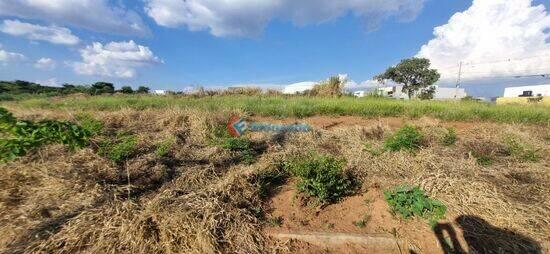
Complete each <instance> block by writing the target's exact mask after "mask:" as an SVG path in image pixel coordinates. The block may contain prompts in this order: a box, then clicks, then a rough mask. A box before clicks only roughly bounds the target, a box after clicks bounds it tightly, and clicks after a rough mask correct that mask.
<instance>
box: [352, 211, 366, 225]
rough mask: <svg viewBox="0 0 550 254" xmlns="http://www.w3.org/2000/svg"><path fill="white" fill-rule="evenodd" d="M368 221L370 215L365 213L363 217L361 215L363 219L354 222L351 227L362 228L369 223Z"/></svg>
mask: <svg viewBox="0 0 550 254" xmlns="http://www.w3.org/2000/svg"><path fill="white" fill-rule="evenodd" d="M369 220H370V215H369V214H367V213H365V215H363V218H362V219H361V220H358V221H354V222H353V225H355V226H356V227H358V228H364V227H366V226H367V223H368V222H369Z"/></svg>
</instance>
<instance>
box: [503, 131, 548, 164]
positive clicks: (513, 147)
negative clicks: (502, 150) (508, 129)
mask: <svg viewBox="0 0 550 254" xmlns="http://www.w3.org/2000/svg"><path fill="white" fill-rule="evenodd" d="M504 143H505V144H506V152H507V153H509V154H510V155H511V156H514V157H516V158H517V159H519V160H520V161H522V162H538V161H539V159H540V158H539V156H538V154H537V151H536V150H535V149H533V148H532V147H527V146H525V145H524V144H522V143H521V142H520V141H519V140H518V139H517V138H515V137H513V136H508V137H506V138H505V139H504Z"/></svg>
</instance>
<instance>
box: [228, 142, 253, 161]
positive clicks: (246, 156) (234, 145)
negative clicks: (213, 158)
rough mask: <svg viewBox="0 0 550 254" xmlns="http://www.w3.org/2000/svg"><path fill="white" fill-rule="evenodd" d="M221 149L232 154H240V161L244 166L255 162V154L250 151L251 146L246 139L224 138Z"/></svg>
mask: <svg viewBox="0 0 550 254" xmlns="http://www.w3.org/2000/svg"><path fill="white" fill-rule="evenodd" d="M222 147H223V148H225V149H227V150H229V151H232V152H238V153H239V154H240V157H241V161H242V162H244V163H245V164H252V163H254V162H255V161H256V158H255V152H254V150H253V149H252V145H251V143H250V141H249V140H248V139H246V138H243V137H239V138H234V137H230V138H226V139H224V140H223V142H222Z"/></svg>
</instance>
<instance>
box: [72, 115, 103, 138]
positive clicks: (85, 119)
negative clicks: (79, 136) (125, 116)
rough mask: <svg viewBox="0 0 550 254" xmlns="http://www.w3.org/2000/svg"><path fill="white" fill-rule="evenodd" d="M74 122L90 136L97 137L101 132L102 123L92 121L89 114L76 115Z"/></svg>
mask: <svg viewBox="0 0 550 254" xmlns="http://www.w3.org/2000/svg"><path fill="white" fill-rule="evenodd" d="M76 120H77V121H78V123H79V125H80V126H81V127H82V128H83V129H85V130H87V131H88V132H90V133H91V134H92V135H99V134H101V132H102V131H103V123H102V122H101V121H99V120H96V119H94V118H93V117H92V116H91V115H89V114H80V115H77V116H76Z"/></svg>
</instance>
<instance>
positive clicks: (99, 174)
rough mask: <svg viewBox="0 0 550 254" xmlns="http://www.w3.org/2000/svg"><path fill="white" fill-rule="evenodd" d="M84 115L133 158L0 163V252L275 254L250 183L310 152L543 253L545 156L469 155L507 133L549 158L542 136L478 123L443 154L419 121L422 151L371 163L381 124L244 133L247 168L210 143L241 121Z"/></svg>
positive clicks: (180, 112) (72, 155) (46, 157)
mask: <svg viewBox="0 0 550 254" xmlns="http://www.w3.org/2000/svg"><path fill="white" fill-rule="evenodd" d="M11 109H12V111H14V113H15V114H16V115H17V116H18V117H23V118H34V119H38V118H55V119H71V120H72V119H75V116H76V115H78V114H79V113H81V112H72V111H54V110H26V109H25V110H18V109H17V108H11ZM92 114H93V116H94V117H95V118H97V119H100V120H101V121H102V122H103V123H104V125H105V131H107V132H116V131H117V130H121V129H123V130H125V131H128V132H131V133H135V134H136V135H137V137H138V140H139V143H138V151H139V154H138V156H136V157H134V158H132V159H130V160H128V161H127V162H125V163H122V164H115V163H113V162H110V161H108V160H106V159H104V158H102V157H100V156H99V155H97V154H96V150H95V148H94V146H93V145H92V146H91V147H90V148H87V149H83V150H79V151H76V152H70V151H66V150H65V148H63V147H61V146H47V147H44V148H42V149H40V150H39V151H37V152H35V153H33V154H31V155H28V156H26V157H24V158H21V159H19V160H17V161H14V162H11V163H8V164H3V165H2V164H0V172H3V173H2V174H1V175H0V252H2V253H270V252H272V253H276V252H283V253H284V252H286V251H285V248H286V247H287V246H285V245H284V244H281V243H273V242H271V241H270V240H269V239H267V238H266V236H265V235H264V234H263V233H262V230H261V229H262V225H263V223H265V221H264V219H263V216H262V212H263V210H262V209H264V208H265V205H266V204H265V200H262V198H261V197H260V195H259V192H260V190H259V187H258V186H257V184H256V183H255V181H254V180H255V179H256V178H257V177H256V175H257V174H259V172H262V171H263V170H265V169H268V168H270V167H273V165H276V164H277V163H278V162H280V161H283V160H285V158H288V157H290V156H295V155H297V154H305V153H308V152H309V151H311V150H315V151H318V152H320V153H329V154H332V155H335V156H341V157H344V158H346V160H347V162H348V167H349V169H350V170H352V171H353V172H354V173H355V175H357V176H358V177H359V180H361V181H362V182H363V188H364V189H367V188H369V186H374V185H376V186H381V187H382V188H389V187H392V186H394V185H397V184H402V183H410V184H419V185H421V187H423V188H424V189H425V190H426V191H427V192H428V193H429V194H430V195H431V196H432V197H434V198H437V199H439V200H442V201H443V202H445V203H446V204H447V206H448V207H449V212H448V216H447V217H448V218H449V219H452V218H454V217H456V216H459V215H476V216H479V217H481V218H483V219H484V220H486V221H487V222H488V223H490V224H491V225H493V226H495V227H499V228H506V229H509V230H512V231H514V232H517V233H519V234H522V235H524V236H527V237H530V238H532V239H534V240H535V241H537V242H538V243H539V244H541V245H542V246H543V250H544V251H549V250H550V249H549V248H550V246H549V242H550V237H549V236H550V219H549V218H550V170H549V169H550V166H549V165H550V164H549V163H550V161H549V158H548V156H541V159H540V161H538V162H524V161H521V160H518V159H517V158H514V157H513V156H507V155H505V154H502V153H494V154H492V155H494V156H495V158H496V159H495V162H494V163H493V164H492V165H490V166H481V165H479V163H477V162H476V159H475V158H474V157H472V156H471V154H472V153H471V152H472V151H473V150H476V149H477V150H476V151H478V152H479V151H482V152H486V151H488V153H492V152H494V151H500V149H504V148H503V147H504V146H505V143H504V142H503V139H504V138H505V136H506V135H510V134H513V135H515V136H516V137H517V138H518V139H519V140H520V141H521V142H522V143H524V144H529V145H531V146H533V147H534V148H535V149H536V150H537V153H538V154H540V155H548V154H550V141H549V140H548V139H547V137H550V130H549V129H548V128H544V127H537V126H524V125H508V124H492V123H483V124H479V125H476V126H475V127H472V128H465V129H458V141H457V143H456V144H455V145H452V146H448V147H447V146H443V145H441V144H440V143H439V141H438V140H439V139H440V136H441V135H442V133H444V131H445V130H446V129H445V128H444V127H442V126H441V124H440V123H439V121H435V120H432V119H428V118H425V119H419V120H416V121H414V122H413V124H415V125H417V126H419V127H420V129H421V130H422V133H423V134H424V137H425V142H424V145H423V148H422V149H421V150H419V151H418V152H417V153H416V154H414V153H410V152H398V153H388V152H384V153H381V154H380V155H376V154H372V153H369V152H368V151H365V149H364V147H365V143H366V142H369V143H372V144H373V145H374V146H381V144H382V143H383V138H384V137H385V136H387V135H388V134H389V133H391V132H392V130H391V129H390V128H389V127H388V126H384V125H382V124H379V125H377V126H376V125H375V126H366V127H360V126H340V127H337V128H333V129H330V130H325V129H315V130H314V131H312V132H309V133H295V134H287V135H277V136H273V135H270V134H266V133H254V134H251V135H250V139H251V140H252V141H254V142H255V143H257V144H261V145H263V146H265V147H266V149H265V150H263V151H261V152H260V156H259V158H258V160H257V162H255V163H254V164H252V165H249V166H245V165H242V164H240V163H239V162H238V160H237V158H236V157H235V156H236V155H235V154H233V153H231V152H228V151H225V150H223V149H221V148H219V147H216V146H213V145H212V144H211V143H210V142H209V137H210V135H211V131H210V130H211V128H212V127H213V126H215V125H217V124H223V123H224V122H225V121H226V120H227V119H228V118H229V116H230V115H231V114H241V115H242V112H231V111H225V112H219V113H211V112H210V113H206V112H202V111H195V110H190V109H177V108H170V109H163V110H143V111H136V110H132V109H123V110H119V111H114V112H92ZM495 130H499V131H498V132H497V131H495ZM166 137H174V138H175V139H176V144H175V145H174V146H173V147H172V149H171V150H170V152H169V154H168V155H167V156H166V157H164V158H158V157H157V156H155V154H154V146H155V144H156V143H157V142H158V141H160V140H163V139H165V138H166ZM483 233H484V231H480V234H483ZM405 237H406V236H405ZM494 240H495V241H496V242H497V243H498V244H499V246H506V245H509V244H511V243H510V241H509V239H506V238H496V239H494ZM511 248H512V247H511Z"/></svg>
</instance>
